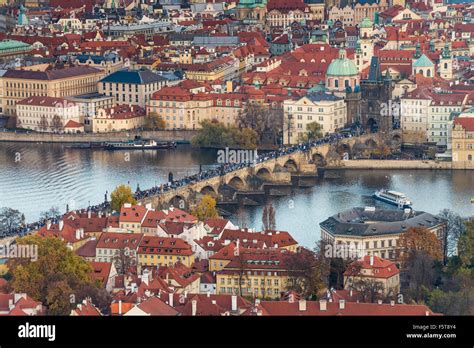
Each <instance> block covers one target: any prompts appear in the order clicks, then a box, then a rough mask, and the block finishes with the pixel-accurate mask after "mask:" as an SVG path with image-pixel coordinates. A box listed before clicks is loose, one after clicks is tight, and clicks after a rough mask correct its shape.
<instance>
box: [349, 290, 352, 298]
mask: <svg viewBox="0 0 474 348" xmlns="http://www.w3.org/2000/svg"><path fill="white" fill-rule="evenodd" d="M349 296H350V297H352V288H351V289H350V290H349Z"/></svg>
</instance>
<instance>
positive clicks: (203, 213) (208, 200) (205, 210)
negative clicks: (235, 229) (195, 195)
mask: <svg viewBox="0 0 474 348" xmlns="http://www.w3.org/2000/svg"><path fill="white" fill-rule="evenodd" d="M191 214H193V215H194V216H196V217H197V218H198V219H199V220H206V219H212V218H215V217H218V216H219V213H218V211H217V209H216V200H215V199H214V198H212V197H211V196H210V195H204V196H203V197H202V198H201V200H200V201H199V203H198V204H197V205H196V207H195V208H194V209H193V210H192V212H191Z"/></svg>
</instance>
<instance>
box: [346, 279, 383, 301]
mask: <svg viewBox="0 0 474 348" xmlns="http://www.w3.org/2000/svg"><path fill="white" fill-rule="evenodd" d="M352 288H353V289H354V290H356V291H358V292H360V294H361V296H362V298H363V299H364V302H371V303H374V302H375V301H377V300H378V299H380V298H381V297H382V295H383V291H384V286H383V284H382V283H381V282H380V281H377V280H375V279H357V280H355V281H354V282H353V283H352Z"/></svg>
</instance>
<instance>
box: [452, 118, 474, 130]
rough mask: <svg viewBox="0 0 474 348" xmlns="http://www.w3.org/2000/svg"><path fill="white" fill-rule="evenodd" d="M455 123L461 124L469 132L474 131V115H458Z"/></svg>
mask: <svg viewBox="0 0 474 348" xmlns="http://www.w3.org/2000/svg"><path fill="white" fill-rule="evenodd" d="M454 124H455V125H461V126H462V127H463V128H464V129H465V130H466V131H468V132H474V117H457V118H455V119H454Z"/></svg>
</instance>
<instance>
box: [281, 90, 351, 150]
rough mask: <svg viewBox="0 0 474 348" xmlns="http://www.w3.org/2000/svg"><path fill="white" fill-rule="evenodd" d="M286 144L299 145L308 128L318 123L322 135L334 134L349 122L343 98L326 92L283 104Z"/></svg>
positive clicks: (286, 101)
mask: <svg viewBox="0 0 474 348" xmlns="http://www.w3.org/2000/svg"><path fill="white" fill-rule="evenodd" d="M283 110H284V124H285V125H284V132H283V133H284V134H283V140H284V143H285V144H288V143H290V144H297V143H298V142H300V141H301V140H302V139H304V137H305V135H306V134H307V133H308V129H307V126H308V124H310V123H312V122H317V123H319V124H320V125H321V126H322V134H323V135H324V134H326V133H333V132H334V131H336V130H338V129H340V128H343V127H344V125H345V124H346V122H347V108H346V103H345V102H344V99H343V98H340V97H337V96H335V95H334V94H330V93H325V92H322V91H321V92H316V93H309V94H308V95H306V96H304V97H302V98H300V99H297V100H294V99H290V100H285V101H284V102H283Z"/></svg>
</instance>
